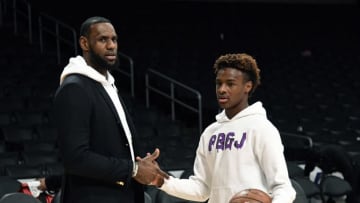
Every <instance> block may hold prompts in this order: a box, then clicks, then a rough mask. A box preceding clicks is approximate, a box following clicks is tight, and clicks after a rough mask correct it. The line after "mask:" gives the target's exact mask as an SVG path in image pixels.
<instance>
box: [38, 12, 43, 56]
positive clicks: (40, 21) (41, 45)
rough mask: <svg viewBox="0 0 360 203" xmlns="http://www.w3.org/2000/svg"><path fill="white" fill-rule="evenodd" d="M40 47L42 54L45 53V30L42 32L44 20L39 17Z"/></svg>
mask: <svg viewBox="0 0 360 203" xmlns="http://www.w3.org/2000/svg"><path fill="white" fill-rule="evenodd" d="M38 23H39V45H40V53H42V54H43V53H44V42H43V30H42V18H41V16H39V18H38Z"/></svg>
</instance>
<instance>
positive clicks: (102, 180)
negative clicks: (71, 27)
mask: <svg viewBox="0 0 360 203" xmlns="http://www.w3.org/2000/svg"><path fill="white" fill-rule="evenodd" d="M120 100H121V98H120ZM53 107H54V111H53V116H54V121H55V123H54V125H55V126H56V127H57V130H58V133H59V134H58V135H59V148H60V152H61V156H62V160H63V163H64V173H65V174H64V182H63V185H62V199H63V202H64V203H101V202H104V203H143V202H144V196H143V194H144V190H143V186H142V185H141V184H139V183H137V182H136V181H135V180H134V179H133V178H132V177H131V174H132V169H133V162H132V160H131V154H130V149H129V143H128V140H127V139H126V136H125V132H124V130H123V128H122V125H121V121H120V118H119V116H118V114H117V111H116V109H115V106H114V105H113V103H112V101H111V99H110V97H109V96H108V94H107V92H106V90H105V89H104V88H103V86H102V85H101V84H100V83H98V82H97V81H94V80H92V79H91V78H88V77H86V76H82V75H78V74H74V75H70V76H68V77H66V78H65V80H64V81H63V83H62V85H61V86H60V87H59V88H58V90H57V92H56V95H55V100H54V105H53ZM124 109H125V107H124ZM125 112H126V109H125ZM126 115H127V121H128V123H129V127H130V130H131V131H132V136H133V140H135V138H136V137H135V132H134V129H133V128H134V127H133V125H132V122H131V120H130V118H129V116H128V114H127V113H126ZM133 142H134V141H133ZM135 144H136V143H135V142H134V143H133V146H134V149H135V155H136V154H137V153H136V146H135Z"/></svg>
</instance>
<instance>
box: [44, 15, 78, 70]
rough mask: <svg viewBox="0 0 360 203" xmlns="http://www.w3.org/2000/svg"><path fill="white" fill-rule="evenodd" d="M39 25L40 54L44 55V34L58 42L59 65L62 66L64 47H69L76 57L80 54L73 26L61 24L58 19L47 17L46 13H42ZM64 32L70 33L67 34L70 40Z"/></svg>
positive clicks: (57, 55)
mask: <svg viewBox="0 0 360 203" xmlns="http://www.w3.org/2000/svg"><path fill="white" fill-rule="evenodd" d="M38 21H39V22H38V23H39V43H40V52H41V53H44V47H45V45H44V43H45V40H44V34H49V35H50V37H53V38H54V39H55V42H56V57H57V63H58V65H60V64H61V61H62V60H61V56H62V50H61V47H62V45H68V46H69V47H70V48H72V49H73V51H74V55H77V54H78V48H77V36H76V31H75V29H74V28H72V27H71V26H69V25H67V24H65V23H63V22H61V21H60V20H58V19H55V18H54V17H51V16H49V15H46V14H44V13H40V15H39V17H38ZM61 31H63V32H69V33H67V34H70V38H71V39H69V38H67V37H66V36H67V35H66V34H64V33H61Z"/></svg>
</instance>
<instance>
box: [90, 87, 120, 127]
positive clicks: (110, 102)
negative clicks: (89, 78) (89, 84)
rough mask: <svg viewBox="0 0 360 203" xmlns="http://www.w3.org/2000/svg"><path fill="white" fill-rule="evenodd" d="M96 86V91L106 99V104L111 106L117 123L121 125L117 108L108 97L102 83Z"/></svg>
mask: <svg viewBox="0 0 360 203" xmlns="http://www.w3.org/2000/svg"><path fill="white" fill-rule="evenodd" d="M95 86H96V89H97V90H98V91H99V92H100V94H101V95H102V97H103V98H104V100H105V102H106V103H107V104H108V105H109V107H110V109H111V111H112V112H113V114H114V116H115V120H116V122H117V123H121V121H120V117H119V114H118V112H117V110H116V108H115V105H114V103H113V102H112V100H111V98H110V96H109V95H108V93H107V92H106V90H105V88H104V87H103V86H102V85H101V84H100V83H96V84H95Z"/></svg>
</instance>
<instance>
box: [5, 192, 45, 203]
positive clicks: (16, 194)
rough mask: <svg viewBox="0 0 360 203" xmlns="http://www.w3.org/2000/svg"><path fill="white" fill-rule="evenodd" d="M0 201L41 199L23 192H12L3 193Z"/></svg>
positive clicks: (15, 202)
mask: <svg viewBox="0 0 360 203" xmlns="http://www.w3.org/2000/svg"><path fill="white" fill-rule="evenodd" d="M0 203H41V201H40V200H38V199H36V198H35V197H33V196H31V195H28V194H25V193H21V192H13V193H8V194H6V195H4V196H3V197H2V198H1V199H0Z"/></svg>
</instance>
